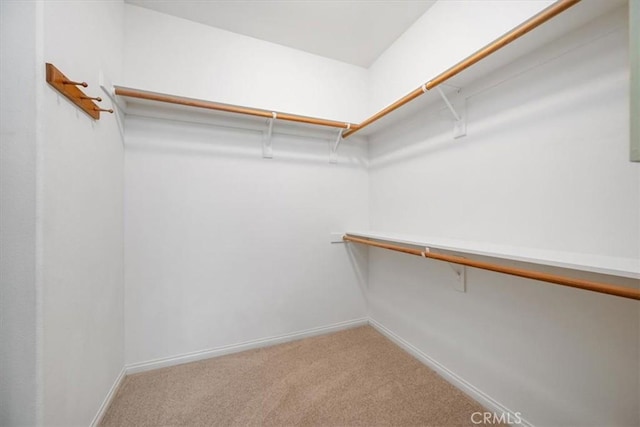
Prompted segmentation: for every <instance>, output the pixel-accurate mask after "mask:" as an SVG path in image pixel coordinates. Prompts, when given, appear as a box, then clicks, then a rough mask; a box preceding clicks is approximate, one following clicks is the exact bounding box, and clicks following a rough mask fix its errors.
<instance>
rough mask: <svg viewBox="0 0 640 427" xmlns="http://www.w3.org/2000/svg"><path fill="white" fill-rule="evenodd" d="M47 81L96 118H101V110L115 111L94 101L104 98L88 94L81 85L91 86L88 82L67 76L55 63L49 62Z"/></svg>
mask: <svg viewBox="0 0 640 427" xmlns="http://www.w3.org/2000/svg"><path fill="white" fill-rule="evenodd" d="M47 83H49V84H50V85H51V86H53V87H54V88H55V89H56V90H57V91H58V92H60V93H61V94H63V95H64V96H65V97H66V98H67V99H68V100H69V101H71V102H73V103H74V104H76V105H77V106H78V107H80V109H81V110H82V111H84V112H85V113H87V114H88V115H89V116H90V117H91V118H93V119H94V120H100V112H101V111H105V112H108V113H113V110H112V109H108V110H106V109H102V108H100V107H99V106H98V105H96V104H95V103H94V102H93V101H97V102H100V101H102V98H100V97H99V96H98V97H91V96H87V95H86V94H85V93H84V92H82V91H81V90H80V88H79V86H82V87H87V86H89V85H88V84H87V83H86V82H75V81H73V80H70V79H69V78H67V76H65V75H64V74H63V73H62V71H60V70H58V69H57V68H56V67H55V66H54V65H53V64H50V63H48V62H47Z"/></svg>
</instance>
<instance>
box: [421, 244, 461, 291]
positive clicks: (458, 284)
mask: <svg viewBox="0 0 640 427" xmlns="http://www.w3.org/2000/svg"><path fill="white" fill-rule="evenodd" d="M429 252H431V249H429V248H428V247H425V248H424V251H422V256H423V257H424V258H428V256H427V254H428V253H429ZM460 258H464V257H460ZM447 265H448V266H449V267H450V268H451V270H453V272H454V274H455V277H454V279H453V289H455V290H456V291H458V292H467V266H465V265H459V264H454V263H452V262H448V263H447Z"/></svg>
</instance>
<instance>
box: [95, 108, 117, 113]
mask: <svg viewBox="0 0 640 427" xmlns="http://www.w3.org/2000/svg"><path fill="white" fill-rule="evenodd" d="M93 111H104V112H105V113H111V114H113V109H112V108H109V109H108V110H105V109H104V108H94V109H93Z"/></svg>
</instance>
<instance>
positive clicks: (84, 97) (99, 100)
mask: <svg viewBox="0 0 640 427" xmlns="http://www.w3.org/2000/svg"><path fill="white" fill-rule="evenodd" d="M80 99H90V100H92V101H97V102H102V98H100V97H99V96H96V97H95V98H93V97H91V96H81V97H80Z"/></svg>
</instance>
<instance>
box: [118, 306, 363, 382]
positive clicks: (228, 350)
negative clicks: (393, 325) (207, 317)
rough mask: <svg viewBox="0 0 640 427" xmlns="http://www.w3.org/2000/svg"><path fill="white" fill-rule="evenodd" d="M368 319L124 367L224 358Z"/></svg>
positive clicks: (145, 367)
mask: <svg viewBox="0 0 640 427" xmlns="http://www.w3.org/2000/svg"><path fill="white" fill-rule="evenodd" d="M368 324H369V318H367V317H362V318H360V319H353V320H347V321H345V322H339V323H334V324H332V325H328V326H320V327H317V328H311V329H305V330H302V331H298V332H293V333H290V334H284V335H277V336H274V337H268V338H260V339H257V340H251V341H245V342H242V343H237V344H231V345H225V346H222V347H216V348H212V349H207V350H200V351H195V352H192V353H185V354H181V355H178V356H171V357H165V358H162V359H155V360H150V361H147V362H141V363H134V364H131V365H128V366H125V370H126V373H127V375H130V374H137V373H140V372H145V371H151V370H154V369H160V368H166V367H168V366H175V365H182V364H184V363H190V362H196V361H198V360H204V359H211V358H213V357H220V356H225V355H227V354H233V353H239V352H241V351H247V350H253V349H255V348H262V347H270V346H272V345H276V344H284V343H286V342H290V341H297V340H300V339H303V338H310V337H314V336H316V335H325V334H329V333H332V332H338V331H341V330H344V329H349V328H355V327H358V326H363V325H368Z"/></svg>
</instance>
